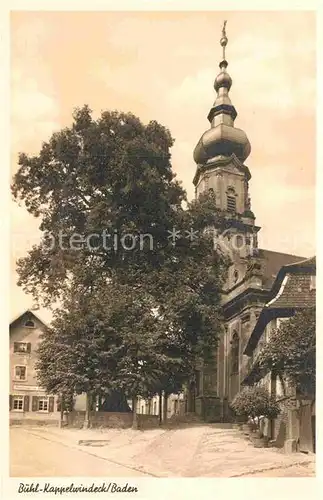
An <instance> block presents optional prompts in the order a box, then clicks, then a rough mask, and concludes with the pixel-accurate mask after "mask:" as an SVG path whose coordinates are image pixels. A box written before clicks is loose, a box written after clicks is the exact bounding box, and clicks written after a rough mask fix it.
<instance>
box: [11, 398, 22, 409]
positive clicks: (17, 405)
mask: <svg viewBox="0 0 323 500" xmlns="http://www.w3.org/2000/svg"><path fill="white" fill-rule="evenodd" d="M12 409H13V410H15V411H23V409H24V397H23V396H13V397H12Z"/></svg>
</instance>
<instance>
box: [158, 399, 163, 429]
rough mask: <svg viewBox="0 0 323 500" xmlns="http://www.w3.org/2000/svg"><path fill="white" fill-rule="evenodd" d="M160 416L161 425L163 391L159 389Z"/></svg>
mask: <svg viewBox="0 0 323 500" xmlns="http://www.w3.org/2000/svg"><path fill="white" fill-rule="evenodd" d="M158 396H159V397H158V416H159V425H160V424H161V423H162V418H163V416H162V403H163V392H162V391H159V393H158Z"/></svg>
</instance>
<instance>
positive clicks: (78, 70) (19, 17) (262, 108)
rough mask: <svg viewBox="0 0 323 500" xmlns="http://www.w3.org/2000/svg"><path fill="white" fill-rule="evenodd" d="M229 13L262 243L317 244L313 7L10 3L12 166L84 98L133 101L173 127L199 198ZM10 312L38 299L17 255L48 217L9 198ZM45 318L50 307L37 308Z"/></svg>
mask: <svg viewBox="0 0 323 500" xmlns="http://www.w3.org/2000/svg"><path fill="white" fill-rule="evenodd" d="M224 20H227V36H228V39H229V43H228V46H227V50H226V59H227V60H228V62H229V66H228V72H229V74H230V75H231V77H232V80H233V85H232V88H231V90H230V97H231V101H232V103H233V105H234V106H235V108H236V110H237V112H238V117H237V119H236V121H235V125H236V127H238V128H241V129H243V130H244V131H245V132H246V133H247V136H248V138H249V141H250V143H251V148H252V150H251V154H250V156H249V158H248V159H247V160H246V165H247V166H248V167H249V169H250V172H251V175H252V180H251V182H250V194H251V202H252V210H253V211H254V213H255V215H256V224H257V225H259V226H261V227H262V229H261V231H260V233H259V246H260V247H261V248H267V249H269V250H276V251H280V252H286V253H292V254H295V255H301V256H304V257H307V256H311V255H314V253H315V162H316V144H315V141H316V118H315V112H316V95H315V94H316V92H315V91H316V70H315V65H316V53H315V48H316V33H315V13H311V12H237V11H231V12H228V13H226V12H216V11H214V12H200V13H199V12H188V13H185V12H134V13H131V12H12V13H11V23H10V24H11V47H10V50H11V103H10V104H11V153H10V154H11V173H12V175H13V174H14V173H15V172H16V171H17V158H18V153H19V152H25V153H27V154H37V153H38V152H39V150H40V147H41V143H42V142H43V141H46V140H47V139H49V137H50V136H51V134H52V133H53V132H54V131H56V130H60V129H61V128H62V127H65V126H68V125H69V124H71V121H72V118H71V115H72V112H73V109H74V108H75V107H76V106H83V105H84V104H88V105H89V106H90V108H91V109H92V110H93V113H94V116H98V115H99V114H100V112H101V111H102V110H106V109H117V110H119V111H126V112H127V111H131V112H132V113H134V114H135V115H137V116H138V117H139V118H140V119H141V120H142V121H143V122H144V123H148V122H149V121H150V120H157V121H159V122H160V123H162V124H163V125H165V126H167V127H168V128H169V129H170V131H171V134H172V136H173V137H174V138H175V144H174V146H173V148H172V165H173V169H174V171H175V172H176V174H177V177H178V179H180V180H181V181H182V182H183V186H184V188H185V189H186V191H187V193H188V196H189V198H190V199H191V198H193V195H194V189H193V184H192V179H193V176H194V173H195V168H196V165H195V164H194V161H193V156H192V153H193V149H194V147H195V145H196V143H197V142H198V140H199V138H200V136H201V135H202V133H203V132H204V131H205V130H207V129H208V128H209V122H208V121H207V114H208V112H209V109H210V107H211V105H212V104H213V101H214V99H215V91H214V89H213V82H214V79H215V77H216V75H217V74H218V72H219V67H218V64H219V62H220V60H221V54H222V50H221V47H220V45H219V39H220V37H221V30H222V25H223V21H224ZM10 215H11V250H12V251H11V256H12V258H11V316H12V317H14V316H16V315H18V314H20V313H22V312H23V311H24V310H25V309H27V308H29V307H31V306H32V304H33V302H32V299H31V297H29V296H27V295H25V294H24V292H23V291H22V290H21V289H19V288H18V287H17V285H16V281H17V274H16V271H15V262H16V259H17V258H20V257H23V256H25V255H26V254H27V252H28V249H29V248H31V246H32V245H33V244H35V243H37V242H38V241H39V238H40V233H39V231H38V226H39V223H40V221H39V220H37V219H34V218H33V217H32V216H31V215H29V214H28V212H27V211H26V209H25V208H24V207H23V206H18V205H17V204H16V203H15V202H13V201H12V203H11V208H10ZM40 315H41V317H42V318H44V319H45V320H48V319H50V313H49V312H48V311H45V310H40Z"/></svg>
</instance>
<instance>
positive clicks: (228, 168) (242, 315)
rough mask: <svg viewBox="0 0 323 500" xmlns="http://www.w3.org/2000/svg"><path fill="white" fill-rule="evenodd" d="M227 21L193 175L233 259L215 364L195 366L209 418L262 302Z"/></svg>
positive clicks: (232, 388) (233, 388)
mask: <svg viewBox="0 0 323 500" xmlns="http://www.w3.org/2000/svg"><path fill="white" fill-rule="evenodd" d="M225 25H226V22H225V23H224V27H223V30H222V37H221V40H220V45H221V47H222V50H223V57H222V61H221V62H220V65H219V66H220V73H219V74H218V76H217V77H216V78H215V82H214V89H215V91H216V94H217V95H216V98H215V101H214V104H213V106H212V107H211V109H210V112H209V114H208V120H209V122H210V128H209V129H208V130H207V131H206V132H204V134H203V135H202V137H201V138H200V140H199V141H198V143H197V145H196V147H195V149H194V160H195V163H196V165H197V168H196V173H195V176H194V179H193V183H194V185H195V192H196V197H199V196H200V195H201V194H203V193H209V194H212V196H213V199H215V205H216V209H217V210H218V215H219V216H218V217H217V218H216V220H217V222H216V223H215V227H214V230H215V237H216V238H217V241H218V242H219V244H220V246H221V247H222V251H224V253H225V254H226V255H228V256H229V257H230V259H231V265H230V267H229V270H228V276H227V280H226V284H225V286H224V289H223V293H222V310H223V317H224V325H223V326H224V332H222V333H221V334H220V335H219V345H218V349H217V352H216V353H215V355H214V360H213V362H212V363H211V364H209V365H206V364H204V363H203V364H202V365H201V366H200V367H199V369H198V370H197V380H196V390H195V400H194V409H195V411H196V412H197V413H198V414H199V415H201V416H203V418H204V419H206V420H209V421H221V420H222V421H223V420H224V421H225V420H227V419H228V418H229V406H228V404H229V402H230V401H231V400H232V398H233V397H234V395H235V394H236V393H237V392H238V391H239V388H240V384H241V381H242V378H243V372H244V370H245V368H246V367H245V363H246V359H245V356H243V349H244V346H245V345H246V342H247V340H248V337H249V333H250V328H251V326H252V325H253V324H254V323H255V321H256V314H257V313H258V311H259V310H260V309H261V307H262V305H263V299H262V297H261V295H260V296H259V293H260V294H261V287H262V280H261V270H260V263H259V259H258V242H257V233H258V231H259V230H260V227H258V226H256V225H255V216H254V214H253V212H252V211H251V206H250V196H249V181H250V179H251V174H250V171H249V169H248V167H247V166H246V164H245V161H246V160H247V158H248V156H249V154H250V152H251V146H250V142H249V140H248V137H247V135H246V133H245V132H244V131H243V130H241V129H239V128H237V127H235V119H236V117H237V111H236V109H235V107H234V106H233V104H232V102H231V99H230V96H229V92H230V89H231V86H232V79H231V77H230V75H229V73H228V72H227V67H228V62H227V60H226V58H225V50H226V46H227V43H228V38H227V36H226V31H225Z"/></svg>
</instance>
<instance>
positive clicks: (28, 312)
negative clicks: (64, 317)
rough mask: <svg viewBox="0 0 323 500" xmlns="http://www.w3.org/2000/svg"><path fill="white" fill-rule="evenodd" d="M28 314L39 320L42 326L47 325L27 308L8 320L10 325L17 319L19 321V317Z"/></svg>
mask: <svg viewBox="0 0 323 500" xmlns="http://www.w3.org/2000/svg"><path fill="white" fill-rule="evenodd" d="M26 315H28V316H29V317H32V316H33V317H34V318H35V319H36V320H37V321H39V322H40V323H42V324H43V325H44V326H47V325H46V323H45V322H44V321H43V320H42V319H40V318H39V316H37V315H36V314H35V313H34V312H33V311H31V310H30V309H27V310H26V311H24V312H23V313H21V314H19V316H16V317H15V318H14V319H13V320H12V321H11V322H10V327H11V326H12V325H13V324H14V323H16V322H17V321H19V319H21V318H22V317H23V316H26Z"/></svg>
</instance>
